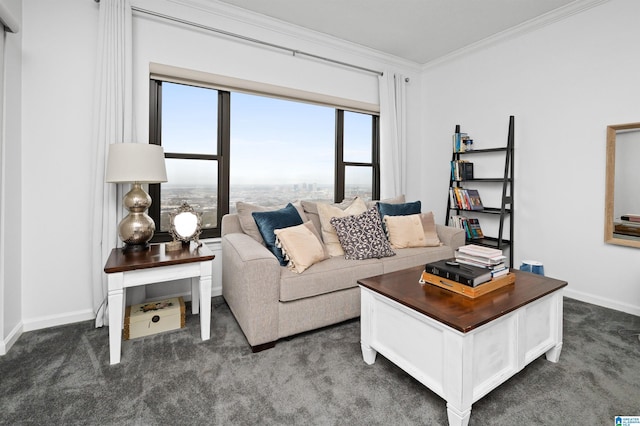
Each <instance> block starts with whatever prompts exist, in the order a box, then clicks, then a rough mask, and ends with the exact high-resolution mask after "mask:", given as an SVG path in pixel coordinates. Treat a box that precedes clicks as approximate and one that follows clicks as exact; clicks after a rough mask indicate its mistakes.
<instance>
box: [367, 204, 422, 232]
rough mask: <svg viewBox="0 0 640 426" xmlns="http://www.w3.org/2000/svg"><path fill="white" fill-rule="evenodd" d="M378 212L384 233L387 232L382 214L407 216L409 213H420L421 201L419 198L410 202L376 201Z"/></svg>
mask: <svg viewBox="0 0 640 426" xmlns="http://www.w3.org/2000/svg"><path fill="white" fill-rule="evenodd" d="M377 205H378V212H379V213H380V220H381V221H382V229H384V231H385V234H386V232H387V227H386V226H385V223H384V216H385V215H389V216H409V215H411V214H419V213H422V212H421V211H420V209H422V203H421V202H420V200H418V201H414V202H412V203H400V204H389V203H381V202H378V203H377Z"/></svg>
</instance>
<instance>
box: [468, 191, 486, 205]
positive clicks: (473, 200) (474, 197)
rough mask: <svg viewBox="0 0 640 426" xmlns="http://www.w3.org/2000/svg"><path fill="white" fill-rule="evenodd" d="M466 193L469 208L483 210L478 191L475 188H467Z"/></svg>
mask: <svg viewBox="0 0 640 426" xmlns="http://www.w3.org/2000/svg"><path fill="white" fill-rule="evenodd" d="M467 195H468V196H469V204H470V205H471V210H484V206H483V205H482V200H481V199H480V193H479V192H478V190H477V189H467Z"/></svg>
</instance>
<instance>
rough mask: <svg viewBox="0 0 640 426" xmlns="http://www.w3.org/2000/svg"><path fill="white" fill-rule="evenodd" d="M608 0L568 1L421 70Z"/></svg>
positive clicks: (511, 37) (447, 55) (442, 57)
mask: <svg viewBox="0 0 640 426" xmlns="http://www.w3.org/2000/svg"><path fill="white" fill-rule="evenodd" d="M609 1H610V0H576V1H574V2H572V3H569V4H567V5H565V6H563V7H560V8H558V9H555V10H552V11H551V12H547V13H545V14H543V15H540V16H538V17H536V18H534V19H530V20H528V21H525V22H523V23H521V24H519V25H516V26H515V27H511V28H509V29H507V30H504V31H501V32H499V33H496V34H494V35H492V36H490V37H487V38H485V39H482V40H480V41H477V42H475V43H472V44H470V45H467V46H465V47H463V48H460V49H458V50H455V51H453V52H451V53H448V54H446V55H443V56H441V57H439V58H436V59H433V60H431V61H429V62H427V63H425V64H424V65H423V66H422V70H423V71H424V70H427V69H429V68H432V67H435V66H437V65H441V64H443V63H446V62H450V61H452V60H454V59H457V58H459V57H461V56H465V55H468V54H470V53H473V52H477V51H480V50H482V49H486V48H488V47H491V46H494V45H496V44H498V43H502V42H505V41H508V40H511V39H514V38H516V37H519V36H521V35H523V34H527V33H530V32H533V31H536V30H538V29H540V28H543V27H546V26H548V25H551V24H553V23H555V22H558V21H562V20H564V19H567V18H569V17H571V16H573V15H577V14H579V13H582V12H584V11H586V10H589V9H592V8H594V7H596V6H599V5H601V4H603V3H607V2H609Z"/></svg>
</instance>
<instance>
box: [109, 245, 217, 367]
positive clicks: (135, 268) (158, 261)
mask: <svg viewBox="0 0 640 426" xmlns="http://www.w3.org/2000/svg"><path fill="white" fill-rule="evenodd" d="M214 257H215V256H214V254H213V252H212V251H211V250H210V249H209V248H208V247H206V246H205V245H201V246H200V247H198V246H196V244H195V243H193V242H192V243H190V244H189V245H185V247H183V249H182V250H176V251H169V252H166V251H165V246H164V244H152V245H151V246H150V248H149V250H145V251H142V252H129V253H125V252H124V251H123V250H122V249H121V248H115V249H113V250H111V254H110V255H109V259H107V263H106V265H105V267H104V272H106V273H107V281H108V288H109V352H110V362H111V364H118V363H119V362H120V351H121V346H122V326H123V323H124V306H125V291H124V289H126V288H128V287H135V286H139V285H145V284H152V283H159V282H165V281H172V280H178V279H183V278H191V312H192V313H194V314H197V313H198V312H199V313H200V336H201V337H202V340H209V338H210V337H211V273H212V269H213V262H212V260H213V258H214Z"/></svg>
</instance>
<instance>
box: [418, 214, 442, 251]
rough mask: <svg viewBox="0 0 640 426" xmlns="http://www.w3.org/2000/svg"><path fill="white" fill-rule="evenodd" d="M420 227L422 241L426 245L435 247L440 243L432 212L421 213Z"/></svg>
mask: <svg viewBox="0 0 640 426" xmlns="http://www.w3.org/2000/svg"><path fill="white" fill-rule="evenodd" d="M420 219H421V220H422V228H423V229H424V242H425V245H426V246H427V247H437V246H439V245H442V243H441V242H440V238H438V232H437V231H436V220H435V217H434V215H433V212H428V213H421V214H420Z"/></svg>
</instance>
